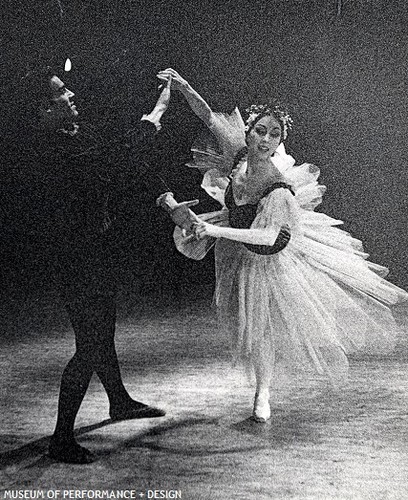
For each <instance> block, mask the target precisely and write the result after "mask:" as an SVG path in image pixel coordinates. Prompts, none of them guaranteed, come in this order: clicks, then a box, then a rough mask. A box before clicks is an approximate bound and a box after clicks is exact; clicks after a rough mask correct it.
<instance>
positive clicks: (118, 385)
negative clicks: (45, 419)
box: [54, 295, 131, 441]
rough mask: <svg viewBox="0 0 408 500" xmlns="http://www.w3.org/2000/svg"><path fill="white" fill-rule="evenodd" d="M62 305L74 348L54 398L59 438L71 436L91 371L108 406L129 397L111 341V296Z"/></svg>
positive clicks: (71, 437)
mask: <svg viewBox="0 0 408 500" xmlns="http://www.w3.org/2000/svg"><path fill="white" fill-rule="evenodd" d="M66 307H67V311H68V314H69V317H70V320H71V323H72V327H73V329H74V332H75V343H76V352H75V354H74V356H73V357H72V359H71V360H70V361H69V362H68V364H67V366H66V368H65V370H64V372H63V374H62V381H61V388H60V395H59V401H58V419H57V425H56V428H55V432H54V437H55V438H57V439H59V440H63V441H69V440H71V439H73V438H74V423H75V418H76V415H77V413H78V410H79V407H80V406H81V403H82V400H83V399H84V396H85V393H86V390H87V388H88V385H89V382H90V380H91V377H92V374H93V373H94V372H96V374H97V375H98V377H99V378H100V380H101V382H102V384H103V386H104V388H105V390H106V393H107V395H108V399H109V403H110V407H111V408H112V407H115V406H116V407H118V406H121V405H123V404H124V403H127V402H128V401H129V400H131V398H130V395H129V394H128V392H127V391H126V389H125V387H124V385H123V382H122V377H121V373H120V368H119V362H118V358H117V354H116V349H115V343H114V336H115V322H116V303H115V298H114V297H111V296H104V295H100V296H93V297H87V298H84V299H80V300H76V301H75V302H74V301H72V302H71V303H69V304H67V306H66Z"/></svg>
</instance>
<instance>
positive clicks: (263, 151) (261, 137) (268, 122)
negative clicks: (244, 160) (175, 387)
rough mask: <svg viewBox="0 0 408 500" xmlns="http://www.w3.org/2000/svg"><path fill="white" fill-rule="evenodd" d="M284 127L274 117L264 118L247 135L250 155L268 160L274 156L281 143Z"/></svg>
mask: <svg viewBox="0 0 408 500" xmlns="http://www.w3.org/2000/svg"><path fill="white" fill-rule="evenodd" d="M281 136H282V127H281V125H280V123H279V122H278V120H277V119H276V118H275V117H274V116H272V115H267V116H263V117H262V118H261V119H260V120H259V121H257V122H256V123H255V125H254V127H253V128H252V129H251V131H250V132H249V134H248V135H247V146H248V153H249V154H251V155H253V156H255V157H258V158H259V159H266V158H269V157H270V156H272V155H273V153H274V152H275V151H276V148H277V147H278V146H279V144H280V143H281Z"/></svg>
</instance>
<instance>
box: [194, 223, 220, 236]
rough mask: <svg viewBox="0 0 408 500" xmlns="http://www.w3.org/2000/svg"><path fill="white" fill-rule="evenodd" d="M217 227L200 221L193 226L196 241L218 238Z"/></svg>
mask: <svg viewBox="0 0 408 500" xmlns="http://www.w3.org/2000/svg"><path fill="white" fill-rule="evenodd" d="M218 229H219V228H218V227H217V226H214V225H213V224H208V223H207V222H204V221H200V222H196V223H194V224H193V232H194V236H195V237H196V239H197V240H201V239H203V238H205V237H206V236H212V237H214V238H217V237H218Z"/></svg>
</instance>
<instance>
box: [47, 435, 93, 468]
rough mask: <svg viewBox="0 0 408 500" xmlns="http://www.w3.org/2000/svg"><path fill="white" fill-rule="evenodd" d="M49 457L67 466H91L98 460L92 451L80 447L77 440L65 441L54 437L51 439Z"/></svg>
mask: <svg viewBox="0 0 408 500" xmlns="http://www.w3.org/2000/svg"><path fill="white" fill-rule="evenodd" d="M48 456H49V457H50V458H52V459H54V460H57V461H58V462H64V463H67V464H90V463H92V462H94V461H95V460H96V458H97V457H96V456H95V455H94V454H93V453H92V452H91V451H89V450H87V449H86V448H84V447H83V446H80V445H79V444H78V443H77V442H76V441H75V439H73V438H72V439H68V440H64V439H58V438H55V437H54V436H53V437H51V439H50V444H49V446H48Z"/></svg>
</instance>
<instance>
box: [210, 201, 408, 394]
mask: <svg viewBox="0 0 408 500" xmlns="http://www.w3.org/2000/svg"><path fill="white" fill-rule="evenodd" d="M302 218H303V229H304V230H303V233H302V234H299V235H295V236H294V237H293V238H292V239H291V241H290V243H289V245H288V246H287V247H286V248H285V249H284V250H282V251H281V252H279V253H277V254H275V255H258V254H255V253H252V252H250V251H249V250H247V249H246V248H245V247H244V245H242V244H240V243H236V242H234V241H230V240H226V239H220V240H218V241H217V243H216V246H215V256H216V291H215V302H216V305H217V308H218V312H219V319H220V324H221V327H222V328H223V329H224V330H226V332H227V333H228V334H229V335H230V337H231V339H232V346H233V351H234V353H235V357H236V358H241V359H242V360H244V361H246V362H250V363H251V364H254V363H255V364H256V363H261V362H262V363H263V365H265V363H266V365H267V366H269V367H270V369H271V373H272V374H273V372H274V371H275V370H278V369H279V373H282V369H283V370H284V371H285V373H286V375H293V376H298V375H301V374H302V373H303V372H305V371H306V372H310V371H311V370H312V371H313V372H315V373H317V374H320V375H324V376H326V377H328V378H329V379H330V380H331V382H332V383H333V384H335V385H338V384H341V383H342V382H343V381H344V379H345V378H346V376H347V371H348V370H347V368H348V355H349V354H355V353H365V354H369V355H379V354H387V353H389V352H391V351H392V350H393V348H394V346H395V341H396V337H397V333H398V327H397V324H396V322H395V320H394V317H393V315H392V312H391V309H390V306H391V305H393V304H396V303H398V302H401V301H404V300H407V299H408V294H407V293H406V292H405V291H404V290H402V289H400V288H398V287H396V286H395V285H393V284H391V283H389V282H387V281H386V280H385V279H383V277H382V276H383V275H385V274H386V273H387V269H386V268H383V267H381V266H377V265H375V264H372V263H370V262H369V261H367V260H365V259H366V257H367V255H366V254H364V253H363V251H362V245H361V243H360V242H359V241H358V240H355V239H354V238H352V237H351V236H350V235H349V234H348V233H346V232H344V231H342V230H340V229H338V228H337V227H334V226H335V225H336V224H337V223H338V222H339V221H335V220H334V219H331V218H330V217H327V216H326V215H324V214H320V213H316V212H307V211H304V212H303V216H302Z"/></svg>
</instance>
